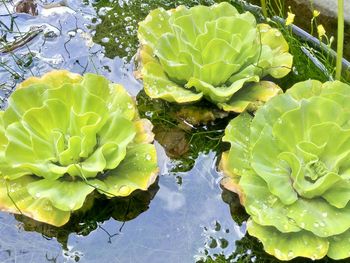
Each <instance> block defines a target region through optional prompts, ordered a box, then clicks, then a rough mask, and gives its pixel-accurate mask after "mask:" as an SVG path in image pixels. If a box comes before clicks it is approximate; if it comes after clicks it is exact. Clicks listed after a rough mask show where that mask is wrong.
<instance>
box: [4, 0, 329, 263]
mask: <svg viewBox="0 0 350 263" xmlns="http://www.w3.org/2000/svg"><path fill="white" fill-rule="evenodd" d="M212 3H213V2H212V1H210V0H204V1H199V0H198V1H196V0H186V1H185V0H183V1H181V0H177V1H165V0H152V1H146V0H119V1H117V0H114V1H113V0H111V1H106V0H101V1H94V2H91V1H90V2H89V1H84V2H81V1H68V2H66V1H57V2H56V5H50V4H49V3H46V2H43V3H42V4H39V5H38V7H37V8H38V15H37V16H32V15H29V14H15V13H13V9H14V7H13V5H12V1H2V2H0V33H1V35H0V48H2V45H4V44H6V43H11V42H13V41H18V39H24V38H25V37H27V36H28V35H29V36H33V37H32V39H31V40H30V41H29V42H28V43H25V44H23V45H22V46H21V47H20V48H18V49H16V50H15V52H7V53H2V54H1V55H0V87H1V91H0V97H1V98H2V100H3V103H2V107H6V98H7V97H8V96H9V95H10V94H11V92H12V91H13V89H14V87H15V85H16V83H18V82H20V81H21V80H23V79H25V78H27V77H29V76H31V75H42V74H44V73H45V72H47V71H50V70H52V69H62V68H64V69H68V70H70V71H73V72H77V73H80V74H83V73H85V72H93V73H98V74H102V75H104V76H105V77H107V78H108V79H110V80H111V81H113V82H116V83H121V84H123V85H124V86H125V87H126V89H127V90H128V91H129V93H130V94H131V95H133V96H136V95H137V94H139V95H138V96H137V101H138V103H139V107H140V112H141V115H142V116H145V117H148V118H150V119H151V120H152V121H153V123H154V125H155V131H156V139H157V141H158V142H159V143H158V142H156V147H157V151H158V156H159V157H158V159H159V165H160V175H159V180H158V182H156V184H155V185H154V186H153V187H151V189H150V190H149V191H148V192H146V193H142V192H138V193H135V194H134V195H133V196H132V197H130V198H125V199H120V200H116V201H113V202H111V203H103V202H100V203H97V204H96V205H95V207H94V210H93V211H92V212H91V213H90V214H88V215H87V216H84V217H79V215H78V216H77V217H76V218H75V220H73V221H74V222H72V224H69V225H67V226H65V227H63V228H61V229H57V228H53V227H49V226H47V225H45V224H38V223H36V222H34V221H32V220H29V219H28V218H24V217H20V216H14V215H10V214H6V213H1V212H0V236H1V238H0V262H26V263H29V262H33V263H41V262H87V263H95V262H96V263H97V262H101V263H104V262H106V263H107V262H132V263H134V262H169V263H175V262H183V263H186V262H254V261H255V262H273V261H275V262H278V261H277V260H273V259H272V258H271V257H269V256H268V255H266V254H265V253H264V252H263V251H262V250H261V245H260V244H259V243H258V242H257V241H256V240H255V239H252V238H250V237H244V236H245V224H244V222H243V221H244V219H245V214H244V212H242V208H241V207H240V206H239V205H238V200H237V198H236V197H235V195H234V194H232V193H229V192H227V191H223V190H222V189H221V188H220V178H221V175H220V173H218V172H217V165H216V164H217V158H219V156H220V151H221V150H222V149H224V148H225V145H221V144H220V139H221V137H222V135H223V129H224V127H225V125H226V124H227V122H228V120H229V119H230V118H232V117H233V116H229V117H227V116H226V115H220V114H219V113H218V114H217V115H216V117H217V119H216V120H215V121H214V123H205V124H203V125H201V126H200V127H199V128H197V129H196V130H195V131H193V130H191V129H189V130H188V129H185V128H183V126H181V124H183V123H181V121H179V118H178V115H177V110H179V108H178V107H177V106H172V108H169V104H167V103H163V102H160V101H150V100H149V99H147V98H146V96H145V95H144V94H143V93H142V92H141V93H140V91H141V90H142V83H140V82H138V81H137V80H136V79H135V78H134V76H133V71H134V70H135V63H134V59H133V57H134V55H135V53H136V51H137V47H138V46H137V38H136V34H137V23H138V22H139V21H141V20H142V19H143V18H144V17H145V16H146V15H147V14H148V12H149V11H150V10H151V9H153V8H157V7H159V6H163V7H165V8H173V7H175V6H177V5H179V4H187V5H195V4H212ZM9 12H10V13H12V14H11V15H9V14H8V13H9ZM1 44H2V45H1ZM291 49H292V51H293V52H295V54H298V55H300V54H301V55H300V57H299V58H298V59H297V60H296V64H295V68H294V70H293V72H292V73H291V76H289V77H288V78H285V79H284V80H281V81H280V83H281V84H284V85H285V86H284V88H288V87H290V86H291V85H292V84H293V83H294V82H296V81H298V80H299V79H303V78H304V76H305V75H306V74H307V71H306V70H305V69H304V68H302V67H301V66H300V65H302V66H303V67H305V65H306V64H307V63H309V65H310V69H309V70H310V71H312V72H313V74H314V76H315V77H316V78H318V79H320V80H328V79H329V75H327V72H324V71H320V69H318V68H317V67H315V66H314V65H313V64H312V63H311V62H310V61H309V59H308V57H307V56H306V55H303V53H301V51H300V48H299V47H298V48H295V49H293V46H291ZM305 61H306V62H305ZM305 63H306V64H305ZM310 63H311V64H310ZM205 106H206V105H197V106H196V107H197V108H196V110H198V109H199V110H202V107H205ZM211 110H212V109H211ZM164 112H167V113H169V112H172V113H173V115H170V117H169V116H168V115H169V114H164ZM166 118H168V119H166ZM169 118H170V119H169ZM169 122H170V125H167V123H168V124H169ZM187 128H188V127H187ZM168 138H170V141H168V140H167V139H168ZM171 139H172V141H171ZM162 145H163V146H162ZM168 156H171V157H172V158H169V157H168ZM232 216H234V219H233V217H232ZM235 220H236V221H235ZM242 222H243V223H242ZM243 237H244V238H243ZM242 238H243V239H242ZM241 239H242V240H241ZM239 240H241V241H239ZM236 241H238V242H236ZM300 262H306V260H302V261H300ZM327 262H330V261H329V260H328V261H327Z"/></svg>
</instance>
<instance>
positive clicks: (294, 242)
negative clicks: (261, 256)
mask: <svg viewBox="0 0 350 263" xmlns="http://www.w3.org/2000/svg"><path fill="white" fill-rule="evenodd" d="M247 228H248V232H249V234H250V235H252V236H255V237H257V238H258V239H259V240H261V242H262V243H263V245H264V249H265V251H266V252H267V253H269V254H271V255H274V256H275V257H277V258H278V259H280V260H291V259H293V258H296V257H306V258H312V259H314V260H315V259H321V258H323V257H324V256H326V254H327V252H328V247H329V243H328V241H327V239H324V238H320V237H315V235H314V234H313V233H311V232H307V231H301V232H296V233H288V234H284V233H281V232H279V231H278V230H277V229H275V228H274V227H266V226H261V225H259V224H256V223H254V221H252V220H250V221H248V227H247Z"/></svg>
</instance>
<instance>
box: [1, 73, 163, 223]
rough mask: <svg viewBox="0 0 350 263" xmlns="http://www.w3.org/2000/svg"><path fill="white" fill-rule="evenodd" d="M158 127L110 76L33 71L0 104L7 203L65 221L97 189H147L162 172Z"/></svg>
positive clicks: (111, 192)
mask: <svg viewBox="0 0 350 263" xmlns="http://www.w3.org/2000/svg"><path fill="white" fill-rule="evenodd" d="M151 129H152V125H151V123H150V122H149V121H147V120H145V119H140V118H139V117H138V113H137V110H136V107H135V104H134V102H133V100H132V98H131V97H130V95H129V94H128V93H127V92H126V91H125V89H124V88H123V87H122V86H121V85H117V84H113V83H110V82H109V81H108V80H107V79H105V78H104V77H102V76H98V75H94V74H86V75H84V76H83V77H82V76H80V75H77V74H73V73H69V72H68V71H53V72H51V73H48V74H46V75H44V76H43V77H42V78H34V77H33V78H29V79H27V80H26V81H24V82H23V83H21V84H20V85H19V86H18V87H17V90H16V91H15V92H14V93H13V94H12V95H11V97H10V98H9V100H8V107H7V109H6V110H5V111H2V112H0V209H1V210H3V211H8V212H13V213H21V214H24V215H27V216H29V217H31V218H34V219H35V220H38V221H43V222H46V223H49V224H52V225H55V226H61V225H63V224H65V223H66V222H67V221H68V220H69V218H70V214H71V213H72V212H73V211H75V210H78V209H80V208H81V207H82V206H83V204H84V201H85V199H86V197H87V196H88V195H89V194H90V193H92V192H93V191H95V190H96V191H98V192H99V193H101V194H103V195H105V196H107V197H109V198H111V197H115V196H128V195H129V194H130V193H131V192H133V191H134V190H136V189H141V190H146V189H147V188H148V186H149V185H150V184H151V183H153V182H154V180H155V178H156V174H157V164H156V152H155V147H154V145H152V144H150V143H151V142H152V140H153V134H152V132H151Z"/></svg>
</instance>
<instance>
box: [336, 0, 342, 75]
mask: <svg viewBox="0 0 350 263" xmlns="http://www.w3.org/2000/svg"><path fill="white" fill-rule="evenodd" d="M343 46H344V0H338V39H337V63H336V65H337V66H336V70H335V79H337V80H340V79H341V72H342V59H343Z"/></svg>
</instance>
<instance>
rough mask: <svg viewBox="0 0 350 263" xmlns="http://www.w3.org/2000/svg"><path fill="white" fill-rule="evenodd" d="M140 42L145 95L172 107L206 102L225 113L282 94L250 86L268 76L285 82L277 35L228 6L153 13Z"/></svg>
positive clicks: (284, 53) (287, 61)
mask: <svg viewBox="0 0 350 263" xmlns="http://www.w3.org/2000/svg"><path fill="white" fill-rule="evenodd" d="M138 37H139V40H140V44H141V48H140V52H139V53H140V54H139V55H140V62H141V63H140V64H141V65H140V70H139V71H138V72H137V73H138V74H137V75H138V77H140V78H142V79H143V83H144V89H145V91H146V93H147V95H148V96H150V97H151V98H161V99H164V100H167V101H170V102H177V103H189V102H195V101H198V100H200V99H202V98H206V99H207V100H209V101H212V102H213V103H215V104H217V105H218V107H220V108H222V109H224V110H225V111H234V112H242V111H244V110H245V109H247V108H250V107H251V106H252V104H254V103H256V102H261V101H262V102H265V101H266V100H268V99H269V98H271V97H273V96H275V95H276V94H278V93H279V92H280V89H279V88H278V87H276V86H274V87H273V89H271V87H267V88H266V87H265V86H262V85H254V83H257V82H259V80H260V78H262V77H264V76H266V75H271V76H272V77H274V78H281V77H284V76H285V75H287V74H288V73H289V72H290V69H291V66H292V60H293V59H292V55H291V54H289V53H288V49H289V47H288V44H287V42H286V40H285V39H284V38H283V36H282V34H281V32H280V31H278V30H277V29H274V28H271V27H270V26H269V25H267V24H257V23H256V20H255V18H254V16H253V15H252V14H251V13H249V12H246V13H243V14H240V13H239V12H238V11H237V10H236V9H235V8H234V7H233V6H232V5H230V4H229V3H227V2H223V3H220V4H216V5H213V6H210V7H207V6H202V5H199V6H195V7H192V8H186V7H185V6H179V7H177V8H176V9H174V10H169V11H166V10H164V9H162V8H159V9H156V10H153V11H151V12H150V14H149V15H148V16H147V17H146V19H145V20H144V21H142V22H140V23H139V30H138ZM246 83H251V85H245V84H246ZM253 108H254V105H253Z"/></svg>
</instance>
